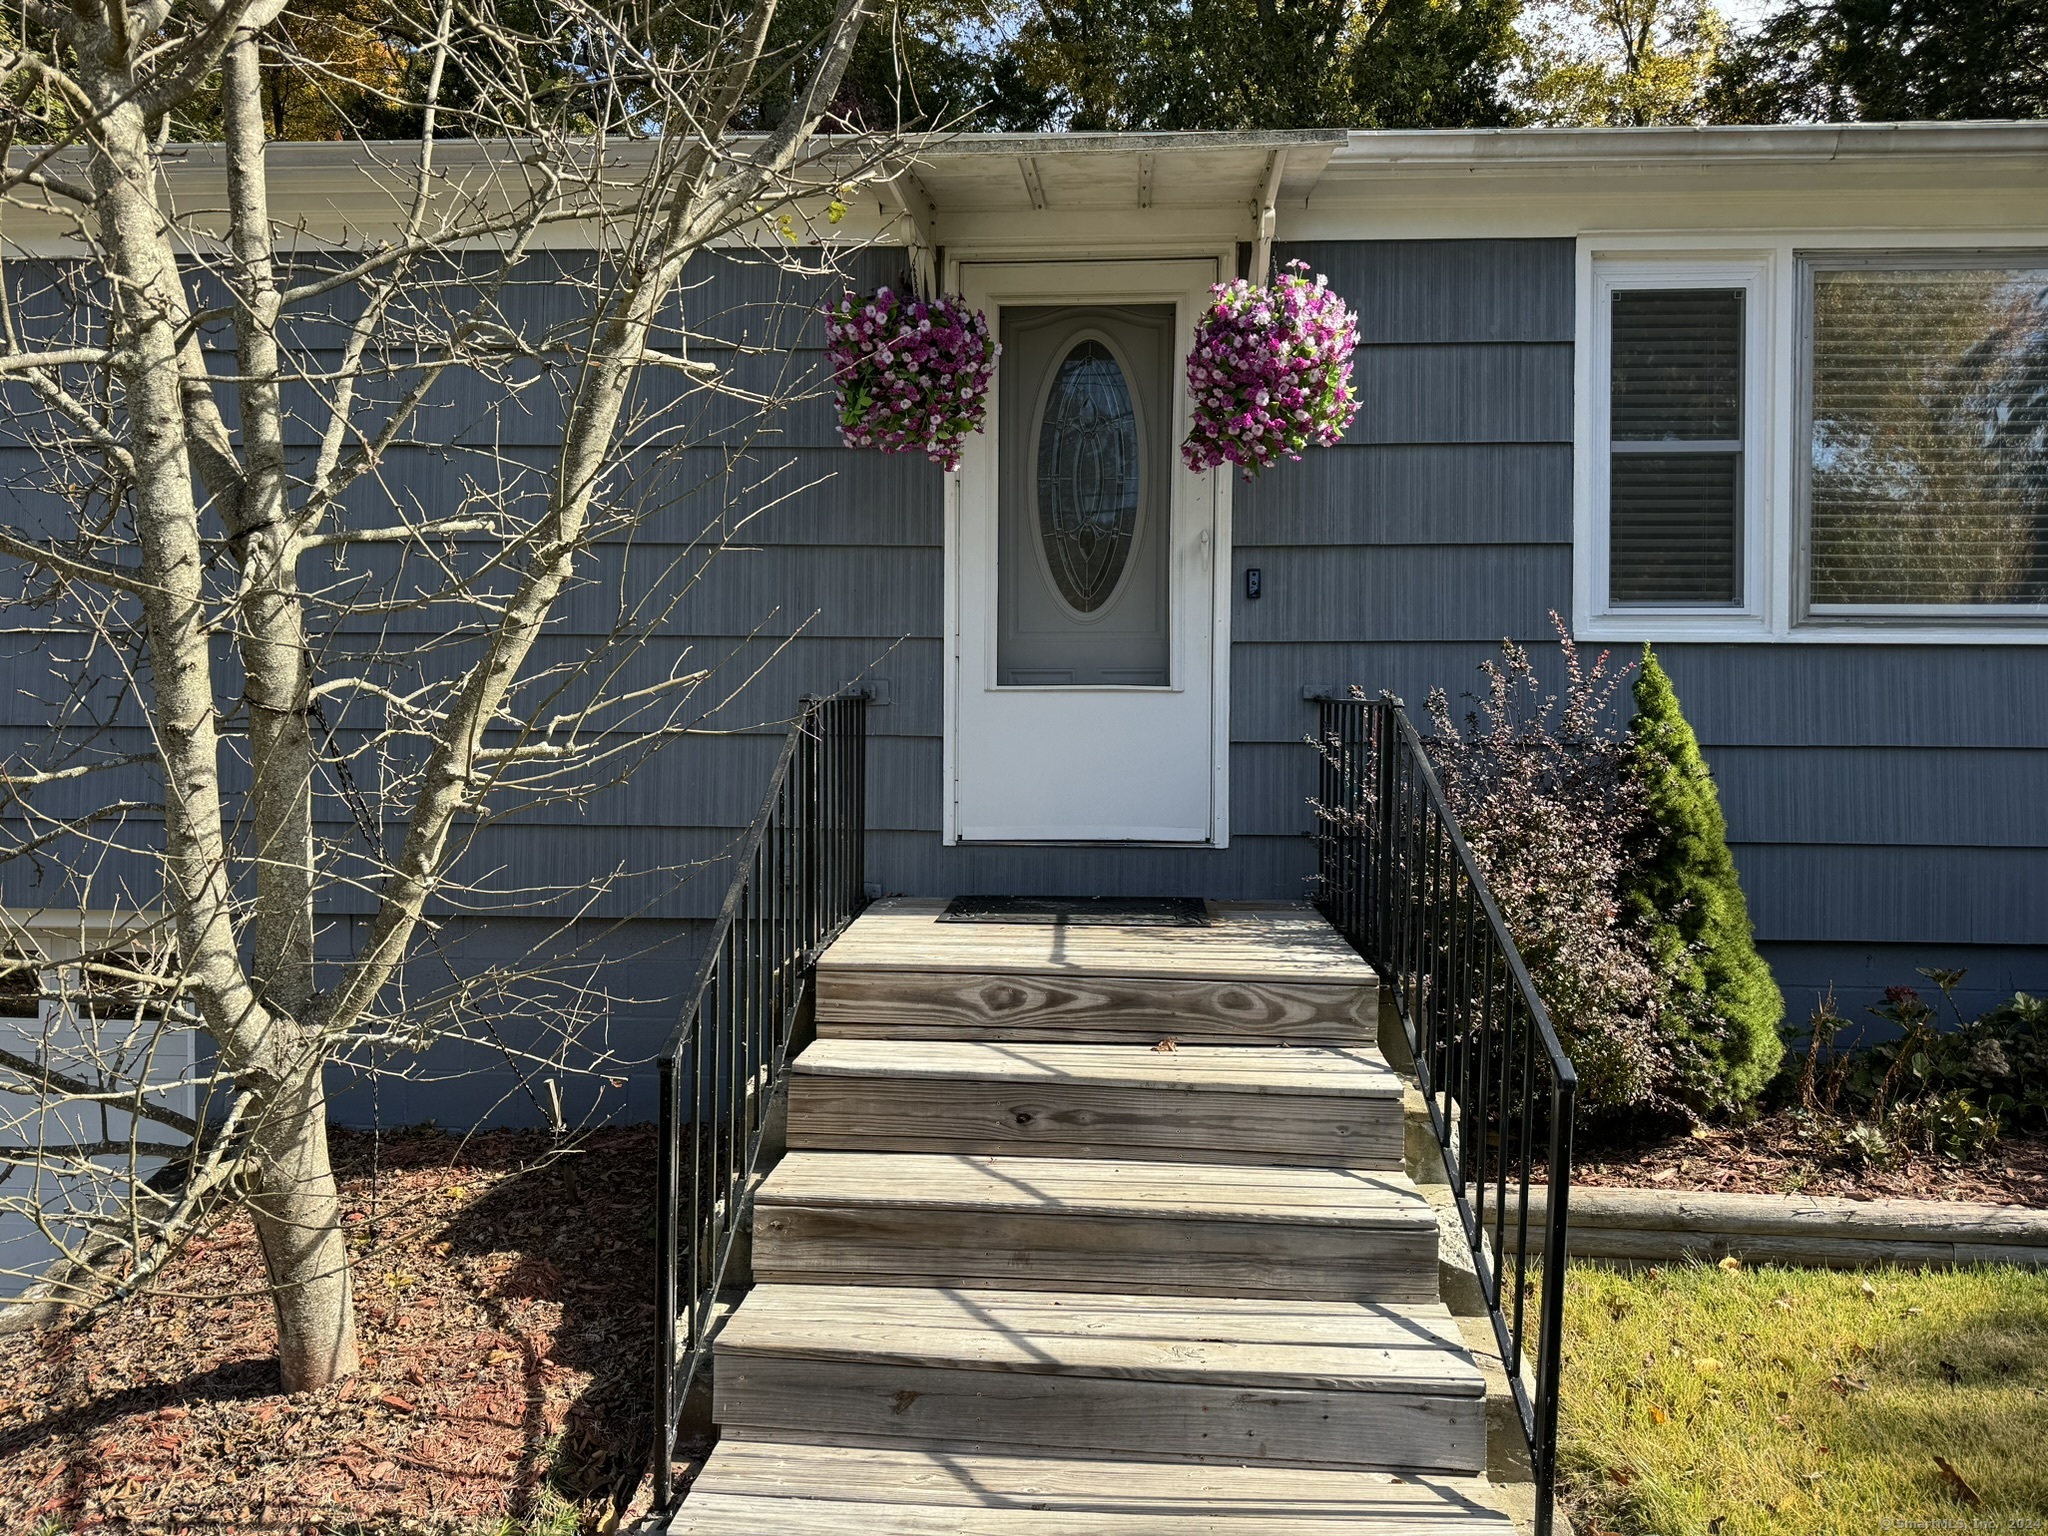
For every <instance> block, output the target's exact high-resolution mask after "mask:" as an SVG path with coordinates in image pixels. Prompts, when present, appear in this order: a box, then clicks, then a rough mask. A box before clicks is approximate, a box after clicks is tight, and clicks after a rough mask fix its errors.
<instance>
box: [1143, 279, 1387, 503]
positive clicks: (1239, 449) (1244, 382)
mask: <svg viewBox="0 0 2048 1536" xmlns="http://www.w3.org/2000/svg"><path fill="white" fill-rule="evenodd" d="M1210 292H1211V293H1213V294H1214V295H1215V299H1216V302H1215V303H1213V304H1212V305H1210V306H1209V311H1208V313H1207V314H1205V315H1203V316H1202V319H1201V322H1200V323H1199V324H1198V325H1197V326H1196V327H1195V344H1194V348H1193V350H1192V351H1190V352H1189V353H1188V394H1189V396H1190V398H1191V399H1192V400H1193V402H1194V426H1193V428H1192V429H1191V430H1190V431H1189V433H1188V439H1187V441H1186V442H1185V443H1183V444H1181V449H1180V452H1181V457H1182V458H1183V459H1184V460H1185V461H1186V462H1187V466H1188V468H1190V469H1196V470H1201V469H1214V468H1216V467H1217V466H1218V465H1220V464H1236V465H1238V466H1239V467H1240V468H1242V469H1243V470H1244V475H1245V478H1246V479H1247V480H1249V479H1250V478H1251V477H1252V476H1253V475H1254V474H1256V473H1258V472H1259V471H1260V470H1263V469H1266V468H1267V467H1269V466H1270V465H1271V464H1272V463H1273V461H1274V460H1275V459H1277V458H1279V457H1280V456H1281V455H1282V454H1285V455H1286V456H1287V457H1288V458H1290V459H1298V458H1300V457H1301V450H1302V449H1304V448H1306V447H1308V446H1310V445H1311V444H1314V445H1315V446H1317V447H1322V448H1328V447H1330V446H1331V445H1332V444H1334V443H1337V442H1339V441H1341V440H1342V439H1343V436H1344V429H1345V428H1346V427H1348V426H1350V425H1351V418H1352V417H1353V416H1356V415H1357V414H1358V397H1357V395H1355V394H1354V393H1353V392H1352V389H1351V354H1352V353H1353V352H1354V351H1355V350H1356V349H1357V346H1358V317H1357V316H1356V315H1354V314H1352V312H1351V309H1350V307H1349V306H1348V305H1346V304H1345V302H1344V301H1343V300H1342V299H1341V298H1339V297H1338V296H1337V295H1336V294H1334V293H1332V292H1331V291H1330V289H1329V287H1328V286H1327V284H1326V282H1325V280H1324V279H1323V278H1322V277H1321V276H1320V275H1318V276H1317V277H1316V278H1315V280H1314V281H1313V282H1311V281H1310V280H1309V277H1308V267H1307V266H1306V265H1305V264H1303V263H1302V262H1299V261H1296V262H1290V263H1288V268H1287V270H1286V271H1284V272H1282V273H1280V274H1279V276H1277V277H1275V278H1274V279H1273V282H1272V285H1271V286H1270V287H1261V286H1258V285H1255V284H1253V283H1250V282H1247V281H1246V280H1245V279H1243V278H1239V279H1238V280H1237V281H1236V282H1234V283H1219V284H1217V285H1216V287H1214V288H1213V289H1211V290H1210Z"/></svg>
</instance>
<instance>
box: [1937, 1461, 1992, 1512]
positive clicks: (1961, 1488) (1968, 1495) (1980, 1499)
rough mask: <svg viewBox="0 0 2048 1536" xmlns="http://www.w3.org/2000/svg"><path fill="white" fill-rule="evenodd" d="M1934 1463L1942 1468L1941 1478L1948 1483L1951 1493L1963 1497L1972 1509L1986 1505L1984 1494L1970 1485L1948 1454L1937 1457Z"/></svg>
mask: <svg viewBox="0 0 2048 1536" xmlns="http://www.w3.org/2000/svg"><path fill="white" fill-rule="evenodd" d="M1934 1465H1935V1466H1936V1467H1937V1468H1939V1469H1940V1471H1941V1480H1942V1482H1943V1483H1945V1484H1947V1485H1948V1491H1949V1492H1950V1493H1952V1494H1954V1495H1955V1496H1956V1497H1957V1498H1959V1499H1961V1500H1962V1501H1963V1502H1964V1503H1965V1504H1967V1505H1969V1506H1970V1508H1972V1509H1982V1508H1983V1507H1984V1496H1983V1495H1982V1494H1980V1493H1978V1492H1977V1490H1976V1489H1974V1488H1972V1487H1971V1486H1970V1485H1969V1483H1968V1482H1967V1481H1966V1480H1965V1479H1964V1477H1963V1474H1962V1473H1960V1472H1958V1471H1957V1470H1956V1469H1955V1466H1954V1464H1953V1463H1952V1462H1950V1461H1949V1459H1948V1458H1947V1457H1946V1456H1937V1457H1935V1458H1934Z"/></svg>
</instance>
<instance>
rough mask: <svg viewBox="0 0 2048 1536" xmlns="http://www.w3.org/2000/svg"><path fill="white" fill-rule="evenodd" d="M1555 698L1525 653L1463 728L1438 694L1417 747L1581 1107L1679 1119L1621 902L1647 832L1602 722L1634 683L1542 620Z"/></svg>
mask: <svg viewBox="0 0 2048 1536" xmlns="http://www.w3.org/2000/svg"><path fill="white" fill-rule="evenodd" d="M1551 618H1552V622H1553V623H1555V624H1556V625H1557V631H1558V640H1559V642H1560V645H1561V647H1562V650H1563V658H1564V668H1565V683H1566V686H1565V689H1564V692H1563V694H1562V695H1550V694H1546V693H1545V692H1544V690H1543V688H1542V686H1541V684H1540V682H1539V680H1538V678H1537V676H1536V673H1535V670H1534V668H1533V667H1532V666H1531V664H1530V660H1529V654H1528V652H1527V651H1526V650H1524V649H1523V648H1522V647H1521V646H1519V645H1516V644H1515V643H1513V642H1512V641H1503V642H1502V643H1501V651H1502V656H1501V660H1500V661H1499V662H1493V661H1488V662H1486V663H1484V664H1482V666H1481V668H1480V671H1481V673H1482V674H1483V675H1484V679H1485V681H1484V684H1483V686H1482V688H1481V690H1480V694H1479V696H1478V698H1477V699H1476V700H1475V701H1474V703H1475V707H1474V708H1473V710H1472V711H1471V713H1469V714H1468V715H1467V716H1466V717H1465V721H1464V723H1463V725H1462V726H1461V725H1460V724H1459V723H1458V722H1457V721H1455V720H1454V719H1453V718H1452V715H1451V708H1450V702H1449V700H1448V699H1447V698H1446V697H1445V695H1444V692H1443V690H1442V689H1440V688H1439V689H1437V690H1435V691H1433V692H1432V693H1431V694H1430V696H1429V702H1428V711H1429V717H1430V721H1431V726H1432V734H1431V736H1430V738H1429V740H1428V742H1427V743H1426V745H1427V747H1428V750H1429V755H1430V760H1431V763H1432V764H1433V766H1434V767H1435V768H1436V772H1437V777H1438V779H1439V780H1440V781H1441V782H1442V784H1443V787H1444V797H1445V799H1446V800H1448V801H1449V802H1450V806H1451V810H1452V813H1453V814H1454V815H1456V817H1457V818H1458V822H1459V825H1460V827H1461V828H1462V829H1463V831H1464V834H1465V841H1466V843H1467V844H1468V845H1469V846H1470V848H1471V849H1472V857H1473V858H1474V859H1475V860H1476V861H1477V862H1478V864H1479V867H1480V870H1481V871H1482V872H1483V873H1484V874H1485V876H1486V883H1487V886H1488V887H1489V889H1491V890H1492V892H1493V897H1494V901H1495V902H1496V903H1497V904H1498V905H1499V907H1500V912H1501V916H1502V918H1503V919H1505V920H1506V922H1507V925H1508V930H1509V932H1511V933H1512V934H1513V935H1514V938H1515V945H1516V947H1517V948H1518V949H1520V950H1521V952H1522V958H1523V959H1524V960H1525V961H1526V962H1527V963H1528V966H1529V974H1530V978H1531V980H1533V981H1534V982H1535V984H1536V992H1537V995H1538V996H1540V997H1541V998H1542V999H1543V1003H1544V1006H1545V1007H1546V1008H1547V1009H1548V1010H1549V1011H1550V1016H1551V1022H1552V1023H1553V1024H1554V1025H1555V1026H1556V1028H1557V1033H1558V1038H1559V1040H1560V1041H1561V1042H1562V1043H1563V1045H1564V1047H1565V1049H1566V1051H1567V1052H1568V1053H1569V1054H1570V1056H1571V1059H1572V1064H1573V1066H1575V1067H1576V1068H1577V1069H1578V1073H1579V1081H1580V1085H1581V1093H1582V1096H1583V1101H1584V1102H1585V1103H1586V1104H1587V1105H1588V1106H1590V1107H1594V1108H1605V1109H1619V1108H1623V1107H1626V1106H1631V1105H1650V1104H1662V1105H1665V1106H1682V1105H1685V1104H1688V1103H1694V1102H1697V1101H1698V1100H1699V1098H1700V1097H1701V1092H1700V1090H1701V1087H1702V1086H1703V1084H1702V1078H1703V1075H1704V1074H1703V1069H1702V1066H1701V1064H1700V1063H1699V1062H1698V1061H1696V1060H1694V1059H1693V1058H1694V1057H1695V1056H1696V1055H1697V1052H1696V1051H1695V1050H1693V1049H1692V1048H1691V1047H1690V1046H1689V1045H1688V1043H1687V1042H1686V1041H1685V1040H1683V1039H1681V1038H1678V1037H1676V1036H1675V1034H1674V1032H1673V1031H1671V1030H1670V1029H1668V1028H1667V1027H1666V1021H1665V1019H1664V1017H1663V1006H1662V1002H1663V992H1664V988H1663V984H1662V981H1661V979H1660V976H1659V974H1658V970H1657V966H1656V962H1655V958H1654V956H1653V954H1652V952H1651V948H1650V943H1649V938H1648V935H1647V934H1646V933H1644V932H1643V931H1642V930H1641V928H1640V927H1639V926H1638V925H1637V924H1635V923H1634V922H1632V921H1631V920H1630V918H1629V915H1628V913H1627V912H1626V910H1625V909H1624V907H1623V904H1622V901H1621V887H1622V881H1623V877H1624V875H1625V874H1626V872H1627V871H1628V869H1629V868H1630V863H1631V860H1632V859H1634V858H1635V857H1636V854H1637V850H1638V848H1639V846H1640V844H1641V840H1642V836H1643V831H1644V827H1645V824H1646V818H1647V810H1646V806H1645V803H1644V798H1643V795H1642V792H1641V790H1640V789H1639V788H1638V787H1637V786H1636V785H1635V783H1634V782H1633V781H1632V780H1631V779H1630V777H1629V776H1628V774H1627V773H1626V772H1625V771H1624V770H1625V769H1626V766H1627V760H1628V748H1627V742H1626V740H1625V738H1624V736H1623V735H1622V733H1621V731H1620V730H1619V729H1618V722H1617V721H1616V720H1615V709H1614V706H1615V703H1616V698H1617V694H1618V691H1619V689H1620V688H1621V685H1622V684H1623V683H1624V682H1625V681H1626V679H1627V678H1628V676H1629V674H1630V673H1631V672H1632V671H1633V670H1634V669H1633V668H1632V667H1621V668H1612V667H1610V665H1609V660H1608V657H1607V655H1606V654H1605V653H1604V652H1603V653H1602V654H1601V655H1600V656H1598V657H1597V658H1595V659H1594V661H1593V662H1592V664H1591V665H1590V666H1589V665H1587V664H1586V663H1585V661H1584V660H1583V659H1582V658H1581V656H1580V654H1579V651H1578V647H1577V646H1576V645H1575V644H1574V643H1573V641H1572V637H1571V634H1570V632H1569V631H1568V630H1567V629H1566V627H1565V625H1564V622H1563V620H1561V619H1559V618H1558V617H1557V616H1556V615H1555V614H1553V615H1552V616H1551Z"/></svg>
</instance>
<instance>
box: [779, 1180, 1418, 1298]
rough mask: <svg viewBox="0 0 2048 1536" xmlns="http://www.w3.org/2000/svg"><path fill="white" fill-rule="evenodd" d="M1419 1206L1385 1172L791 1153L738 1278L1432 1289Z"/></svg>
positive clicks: (1129, 1287)
mask: <svg viewBox="0 0 2048 1536" xmlns="http://www.w3.org/2000/svg"><path fill="white" fill-rule="evenodd" d="M1436 1244H1437V1226H1436V1217H1435V1214H1434V1213H1433V1212H1432V1211H1431V1209H1430V1207H1429V1204H1428V1202H1427V1201H1425V1200H1423V1199H1422V1197H1421V1195H1420V1194H1419V1193H1418V1192H1417V1191H1416V1190H1415V1189H1414V1188H1413V1187H1412V1186H1411V1185H1409V1183H1408V1181H1407V1179H1406V1177H1405V1176H1403V1175H1401V1174H1398V1173H1385V1172H1370V1171H1366V1170H1332V1169H1294V1168H1272V1167H1257V1166H1251V1167H1247V1166H1241V1165H1221V1166H1219V1165H1197V1164H1188V1163H1164V1162H1154V1163H1142V1162H1139V1163H1131V1162H1126V1163H1113V1162H1080V1161H1070V1160H1067V1159H1056V1158H1038V1157H1033V1158H1017V1157H940V1156H930V1155H917V1154H890V1153H859V1152H792V1153H791V1154H790V1155H789V1156H788V1157H786V1158H785V1159H784V1160H783V1162H782V1164H781V1165H780V1166H779V1167H778V1168H777V1169H776V1170H775V1172H773V1173H772V1174H770V1175H769V1176H768V1178H767V1180H766V1181H765V1182H764V1183H763V1185H762V1187H761V1190H760V1192H759V1194H758V1195H757V1196H756V1198H755V1203H754V1249H753V1265H754V1275H755V1278H756V1279H758V1280H761V1281H764V1282H771V1283H778V1284H791V1283H811V1284H847V1283H852V1284H861V1285H895V1286H913V1285H924V1286H966V1287H974V1286H990V1287H997V1288H1003V1287H1010V1288H1030V1289H1033V1290H1051V1291H1126V1292H1140V1293H1146V1294H1157V1295H1165V1296H1236V1297H1253V1296H1264V1297H1279V1298H1291V1299H1303V1300H1328V1301H1362V1300H1372V1301H1387V1302H1425V1301H1434V1300H1435V1299H1436Z"/></svg>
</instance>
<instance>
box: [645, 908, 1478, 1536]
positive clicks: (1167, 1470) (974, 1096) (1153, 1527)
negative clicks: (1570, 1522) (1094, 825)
mask: <svg viewBox="0 0 2048 1536" xmlns="http://www.w3.org/2000/svg"><path fill="white" fill-rule="evenodd" d="M943 908H944V903H943V902H939V901H921V900H920V901H913V900H898V901H888V902H881V903H878V904H877V905H876V906H875V907H873V908H871V909H870V910H869V911H868V912H867V913H866V914H864V915H863V916H862V917H861V918H860V919H859V920H858V921H856V922H855V923H854V924H853V926H852V927H851V928H850V929H849V930H848V931H847V932H846V933H845V934H844V935H843V936H842V937H841V938H840V940H839V941H838V942H837V943H836V944H834V945H833V946H832V948H831V949H830V950H828V951H827V953H826V954H825V956H824V957H823V959H822V960H821V961H820V963H819V967H818V976H817V1001H818V1008H817V1017H818V1034H819V1038H818V1039H817V1040H816V1042H815V1043H813V1044H811V1045H810V1046H809V1047H808V1048H807V1049H805V1050H804V1052H803V1053H802V1054H801V1055H800V1056H799V1058H798V1060H797V1062H796V1064H795V1068H794V1071H793V1074H792V1077H791V1085H790V1117H789V1145H790V1149H791V1150H790V1151H789V1152H788V1153H787V1155H785V1156H784V1158H783V1159H782V1161H781V1162H780V1164H779V1165H778V1166H777V1167H776V1168H774V1169H773V1170H772V1171H771V1172H769V1173H768V1175H767V1176H766V1177H765V1178H764V1179H763V1181H762V1182H761V1184H760V1186H759V1188H758V1190H757V1191H756V1194H755V1198H754V1202H753V1265H754V1279H755V1281H756V1282H757V1284H756V1288H755V1289H754V1290H753V1291H752V1292H751V1293H750V1294H749V1295H748V1296H747V1298H746V1300H745V1301H744V1302H743V1303H742V1304H741V1305H740V1306H739V1307H738V1309H737V1310H736V1311H735V1312H734V1313H733V1314H732V1316H731V1318H730V1320H729V1321H728V1322H727V1323H726V1325H725V1327H724V1329H723V1331H722V1332H721V1333H720V1334H719V1337H718V1341H717V1346H716V1359H715V1366H714V1373H713V1379H714V1416H715V1417H716V1418H717V1420H718V1422H719V1425H720V1432H721V1441H720V1444H719V1447H718V1449H717V1450H716V1451H715V1452H714V1453H713V1454H712V1456H711V1458H710V1460H709V1462H708V1463H707V1464H706V1465H705V1466H704V1467H703V1468H702V1470H701V1472H700V1473H699V1475H698V1477H697V1478H696V1480H695V1482H694V1483H693V1485H692V1491H691V1493H690V1495H689V1497H688V1498H687V1499H686V1500H685V1501H684V1504H683V1506H682V1509H681V1511H680V1512H679V1514H678V1515H677V1517H676V1520H675V1522H674V1524H673V1526H672V1531H673V1532H674V1533H675V1536H769V1533H771V1532H772V1533H775V1536H825V1533H828V1532H833V1533H838V1532H843V1533H847V1536H942V1533H943V1536H952V1533H971V1536H1055V1533H1059V1536H1098V1533H1100V1536H1107V1533H1110V1532H1116V1533H1119V1536H1130V1533H1139V1536H1145V1533H1154V1532H1156V1533H1161V1536H1164V1533H1166V1532H1167V1531H1169V1530H1172V1531H1180V1530H1183V1529H1187V1528H1189V1527H1190V1524H1192V1525H1194V1526H1195V1527H1196V1528H1199V1529H1200V1530H1201V1531H1203V1532H1204V1533H1205V1536H1335V1533H1336V1532H1339V1531H1343V1532H1357V1533H1361V1536H1396V1533H1405V1536H1506V1533H1508V1532H1509V1531H1510V1530H1511V1529H1512V1527H1511V1525H1510V1524H1509V1522H1508V1521H1507V1520H1506V1519H1505V1517H1503V1516H1501V1515H1499V1514H1497V1513H1495V1512H1494V1511H1493V1510H1492V1509H1491V1508H1489V1507H1488V1502H1487V1490H1486V1488H1485V1485H1484V1483H1483V1481H1481V1480H1478V1479H1476V1477H1475V1476H1474V1474H1476V1473H1477V1472H1478V1471H1479V1470H1480V1468H1481V1467H1482V1466H1483V1465H1484V1461H1485V1410H1484V1388H1483V1381H1482V1378H1481V1376H1480V1373H1479V1371H1478V1369H1477V1368H1476V1367H1475V1366H1474V1364H1473V1363H1472V1361H1471V1359H1470V1358H1469V1357H1468V1356H1467V1355H1466V1353H1465V1351H1464V1349H1463V1347H1462V1345H1461V1344H1460V1342H1459V1336H1458V1332H1457V1329H1456V1327H1455V1325H1454V1323H1453V1320H1452V1319H1451V1317H1450V1315H1449V1314H1448V1313H1447V1312H1446V1311H1445V1310H1444V1308H1443V1307H1442V1305H1441V1304H1440V1303H1439V1301H1438V1299H1437V1296H1436V1273H1437V1265H1436V1247H1437V1241H1438V1238H1437V1227H1436V1219H1435V1216H1434V1214H1433V1212H1432V1211H1431V1210H1430V1208H1429V1206H1428V1204H1427V1202H1426V1201H1424V1200H1423V1199H1422V1197H1421V1196H1420V1194H1419V1193H1418V1192H1417V1191H1416V1190H1415V1188H1414V1187H1413V1186H1412V1185H1411V1184H1410V1183H1409V1181H1408V1179H1407V1177H1406V1176H1405V1174H1403V1172H1402V1171H1401V1137H1402V1126H1401V1090H1400V1082H1399V1079H1398V1078H1396V1077H1395V1075H1394V1074H1393V1073H1392V1072H1390V1071H1389V1070H1388V1069H1387V1066H1386V1064H1385V1062H1384V1061H1382V1060H1381V1059H1380V1057H1379V1055H1378V1053H1377V1051H1376V1050H1375V1049H1374V1047H1373V1044H1372V1040H1373V1035H1374V1014H1375V1008H1376V1005H1377V979H1376V978H1375V976H1374V975H1373V972H1372V970H1371V968H1370V967H1369V966H1367V965H1366V964H1365V963H1364V962H1363V961H1361V960H1360V959H1359V958H1358V957H1357V956H1356V955H1355V954H1354V953H1353V952H1352V951H1351V950H1350V948H1349V947H1348V946H1346V945H1345V944H1344V943H1343V941H1342V940H1341V939H1339V938H1338V936H1337V935H1336V934H1335V933H1334V932H1333V931H1332V930H1331V929H1330V928H1329V926H1328V925H1327V924H1326V923H1325V922H1324V921H1323V920H1322V918H1321V917H1320V916H1318V915H1317V914H1316V913H1314V912H1313V911H1312V910H1310V909H1308V908H1306V907H1300V906H1277V905H1264V906H1260V905H1231V904H1223V905H1218V906H1215V907H1214V908H1213V909H1212V910H1213V912H1214V917H1215V920H1214V921H1213V923H1212V924H1211V925H1210V926H1208V927H1204V928H1146V927H1090V926H1079V925H1076V926H1071V927H1050V926H1037V925H1022V924H1020V925H1014V926H1013V925H993V924H982V923H971V924H970V923H941V922H938V921H937V918H938V915H939V913H940V912H941V911H942V910H943Z"/></svg>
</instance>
